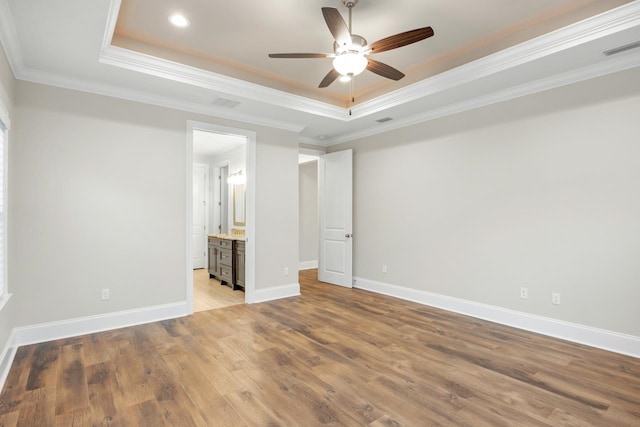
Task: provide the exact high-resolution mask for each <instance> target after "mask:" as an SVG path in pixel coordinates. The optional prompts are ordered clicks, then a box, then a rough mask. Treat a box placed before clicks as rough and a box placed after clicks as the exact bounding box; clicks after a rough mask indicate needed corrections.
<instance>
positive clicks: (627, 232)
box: [331, 69, 640, 337]
mask: <svg viewBox="0 0 640 427" xmlns="http://www.w3.org/2000/svg"><path fill="white" fill-rule="evenodd" d="M639 112H640V73H638V70H637V69H634V70H630V71H627V72H623V73H618V74H616V75H611V76H607V77H602V78H598V79H595V80H592V81H588V82H583V83H580V84H576V85H572V86H569V87H564V88H560V89H555V90H552V91H547V92H545V93H540V94H537V95H533V96H528V97H526V98H522V99H517V100H514V101H510V102H506V103H502V104H498V105H494V106H491V107H486V108H483V109H480V110H476V111H470V112H467V113H463V114H459V115H456V116H452V117H447V118H444V119H440V120H435V121H432V122H429V123H424V124H421V125H415V126H411V127H408V128H404V129H401V130H396V131H391V132H388V133H385V134H381V135H377V136H373V137H369V138H366V139H363V140H359V141H354V142H353V143H349V144H343V145H341V146H336V147H332V150H331V151H337V150H341V149H344V148H353V149H354V235H355V236H356V238H354V275H355V276H357V277H358V278H361V279H364V280H369V281H376V282H381V283H384V284H391V285H396V286H399V287H402V288H406V289H410V290H413V289H416V290H422V291H427V292H430V293H434V294H439V295H445V296H450V297H456V298H460V299H463V300H468V301H473V302H478V303H484V304H489V305H493V306H497V307H502V308H507V309H512V310H516V311H520V312H526V313H531V314H535V315H540V316H544V317H548V318H553V319H559V320H564V321H568V322H573V323H577V324H580V325H587V326H591V327H596V328H601V329H604V330H609V331H615V332H619V333H623V334H630V335H632V336H636V337H640V310H638V301H640V286H638V284H639V283H640V262H638V259H640V221H639V220H638V218H640V190H639V188H640V143H639V142H640V139H639V138H640V120H639V119H638V118H639V117H640V116H639ZM383 264H386V265H388V268H389V272H388V273H387V274H383V273H382V268H381V267H382V265H383ZM522 286H525V287H528V289H529V299H527V300H523V299H520V298H519V289H520V287H522ZM556 291H557V292H560V293H561V296H562V304H561V305H559V306H558V305H552V304H551V293H552V292H556Z"/></svg>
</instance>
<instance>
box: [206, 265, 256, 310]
mask: <svg viewBox="0 0 640 427" xmlns="http://www.w3.org/2000/svg"><path fill="white" fill-rule="evenodd" d="M243 303H244V292H242V291H234V290H233V289H231V287H229V286H222V285H220V282H219V281H218V280H216V279H209V272H208V271H207V270H206V269H204V268H202V269H198V270H193V309H194V311H195V312H199V311H205V310H213V309H216V308H224V307H230V306H232V305H236V304H243Z"/></svg>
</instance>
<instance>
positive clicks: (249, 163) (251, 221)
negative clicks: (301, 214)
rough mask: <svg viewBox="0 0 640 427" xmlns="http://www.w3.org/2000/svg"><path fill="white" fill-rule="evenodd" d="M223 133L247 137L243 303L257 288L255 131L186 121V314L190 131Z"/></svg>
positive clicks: (189, 253) (252, 298) (189, 293)
mask: <svg viewBox="0 0 640 427" xmlns="http://www.w3.org/2000/svg"><path fill="white" fill-rule="evenodd" d="M194 130H201V131H204V132H213V133H222V134H229V135H240V136H244V137H246V138H247V158H246V174H247V181H246V187H245V188H246V190H245V191H246V193H245V197H246V203H247V206H246V215H247V216H246V225H245V237H246V249H245V251H246V253H245V257H246V258H245V295H244V301H245V302H246V303H252V302H254V301H255V289H256V269H255V266H256V262H255V259H256V245H255V235H256V233H255V228H256V219H255V218H256V132H254V131H250V130H247V129H240V128H234V127H229V126H221V125H216V124H212V123H204V122H198V121H194V120H187V138H186V159H185V166H186V167H185V169H186V173H185V177H186V197H185V199H186V200H185V202H186V203H185V212H186V221H185V222H186V227H185V267H186V269H185V270H186V277H185V288H186V290H185V291H186V302H187V314H193V268H192V261H191V260H192V259H193V254H192V243H191V233H192V230H193V131H194Z"/></svg>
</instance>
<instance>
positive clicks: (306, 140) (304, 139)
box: [298, 135, 329, 149]
mask: <svg viewBox="0 0 640 427" xmlns="http://www.w3.org/2000/svg"><path fill="white" fill-rule="evenodd" d="M328 141H329V140H328V139H327V140H320V139H316V138H310V137H308V136H302V135H298V142H299V143H300V144H307V145H313V146H314V147H322V148H323V149H325V148H327V147H328V146H329V144H328Z"/></svg>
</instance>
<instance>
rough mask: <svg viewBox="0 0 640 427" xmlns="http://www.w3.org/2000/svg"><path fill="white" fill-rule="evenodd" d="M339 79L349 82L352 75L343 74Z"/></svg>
mask: <svg viewBox="0 0 640 427" xmlns="http://www.w3.org/2000/svg"><path fill="white" fill-rule="evenodd" d="M338 80H340V81H341V82H342V83H349V82H350V81H351V76H348V75H347V76H343V75H341V76H340V77H338Z"/></svg>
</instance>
